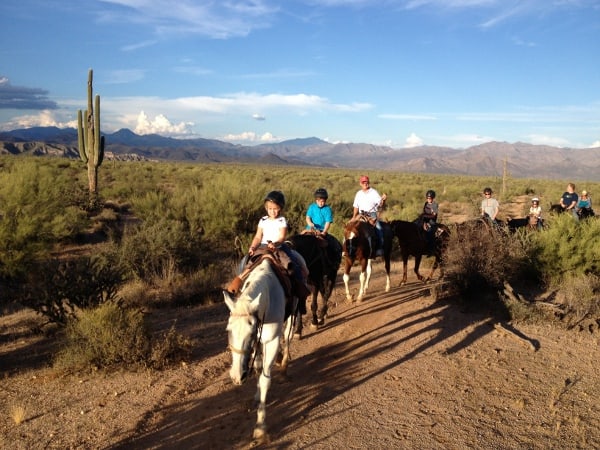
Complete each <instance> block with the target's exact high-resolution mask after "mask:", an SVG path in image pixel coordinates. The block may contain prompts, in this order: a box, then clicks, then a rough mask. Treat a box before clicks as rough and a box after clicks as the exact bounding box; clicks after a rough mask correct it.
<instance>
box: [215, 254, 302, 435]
mask: <svg viewBox="0 0 600 450" xmlns="http://www.w3.org/2000/svg"><path fill="white" fill-rule="evenodd" d="M223 295H224V296H225V303H226V304H227V307H228V308H229V311H230V312H231V314H230V316H229V322H228V323H227V331H228V335H229V348H230V349H231V356H232V363H231V370H230V371H229V376H230V377H231V380H232V381H233V383H234V384H236V385H241V384H242V383H243V382H244V381H245V380H246V379H247V377H248V372H249V370H250V362H251V360H254V363H255V364H254V366H255V368H256V369H257V371H260V375H259V377H258V383H257V390H256V395H255V396H254V401H255V402H256V403H258V410H257V420H256V426H255V427H254V433H253V438H254V439H257V440H260V441H268V435H267V433H266V424H265V416H266V399H267V392H268V390H269V387H270V386H271V368H272V367H273V364H274V363H275V360H276V359H277V356H278V354H279V349H280V341H282V342H281V345H282V348H281V352H282V356H283V359H282V361H281V370H282V372H283V373H284V375H285V374H286V371H287V366H288V362H289V360H290V347H289V344H290V340H291V338H292V327H293V314H290V316H289V317H288V318H287V320H285V303H286V298H285V292H284V290H283V287H282V286H281V283H280V282H279V279H278V278H277V275H276V274H275V272H274V271H273V268H272V267H271V264H270V263H269V261H267V260H264V261H263V262H262V263H260V264H259V265H258V266H257V267H256V268H255V269H254V270H252V272H251V273H250V275H248V278H247V279H246V281H245V282H244V285H243V286H242V289H241V290H240V295H239V297H238V298H237V300H236V299H234V298H233V297H231V295H230V294H229V293H228V292H227V291H224V292H223ZM295 306H296V305H294V309H295ZM284 321H285V323H284ZM284 328H285V329H284ZM282 337H283V339H281V338H282ZM261 354H262V360H261Z"/></svg>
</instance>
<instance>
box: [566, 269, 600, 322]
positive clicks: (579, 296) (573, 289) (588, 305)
mask: <svg viewBox="0 0 600 450" xmlns="http://www.w3.org/2000/svg"><path fill="white" fill-rule="evenodd" d="M557 299H558V301H559V302H560V304H562V305H563V307H564V317H563V322H564V323H565V324H566V325H567V326H568V327H569V328H572V327H574V326H576V325H579V324H580V323H582V322H583V321H584V320H586V319H590V320H591V321H592V322H593V323H595V326H596V327H598V326H600V277H599V276H597V275H594V274H571V275H568V276H566V277H565V278H564V280H563V283H562V284H561V286H560V287H559V288H558V293H557Z"/></svg>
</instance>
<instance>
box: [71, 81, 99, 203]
mask: <svg viewBox="0 0 600 450" xmlns="http://www.w3.org/2000/svg"><path fill="white" fill-rule="evenodd" d="M92 78H93V70H92V69H90V70H89V72H88V87H87V94H88V95H87V100H88V107H87V110H86V111H85V119H84V113H83V112H82V111H81V110H79V111H77V140H78V144H79V157H80V158H81V160H82V161H83V162H84V163H87V169H88V183H89V190H90V203H91V204H95V202H96V199H97V196H98V167H100V164H102V160H103V159H104V136H100V96H99V95H96V98H95V99H94V104H93V105H92V96H93V88H92ZM84 120H85V123H84Z"/></svg>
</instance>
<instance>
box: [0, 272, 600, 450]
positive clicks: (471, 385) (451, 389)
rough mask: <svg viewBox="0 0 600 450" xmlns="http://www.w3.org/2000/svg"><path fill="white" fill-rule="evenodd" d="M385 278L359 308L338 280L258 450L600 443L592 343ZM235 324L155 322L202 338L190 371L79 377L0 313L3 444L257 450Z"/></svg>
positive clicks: (213, 313) (301, 347)
mask: <svg viewBox="0 0 600 450" xmlns="http://www.w3.org/2000/svg"><path fill="white" fill-rule="evenodd" d="M355 270H356V268H355V269H353V272H352V273H351V275H352V281H351V283H352V286H353V289H354V290H355V291H356V290H357V284H358V280H357V277H358V272H357V271H356V272H355ZM382 271H383V269H382V266H381V264H380V263H379V264H376V265H375V267H374V280H372V281H373V282H372V284H371V289H370V290H369V293H368V295H367V297H366V299H365V300H364V301H363V302H362V303H360V304H357V303H351V302H346V301H345V300H344V296H343V286H341V285H339V284H338V287H337V288H336V291H335V292H334V295H333V297H332V300H333V302H334V303H336V302H337V304H334V305H333V306H332V308H331V310H330V317H329V318H328V319H327V322H326V326H325V327H323V328H321V329H319V330H311V329H310V327H308V326H307V327H306V328H305V335H304V337H303V338H302V339H301V340H294V342H293V347H292V357H293V361H292V362H291V365H290V367H289V378H288V379H283V378H282V377H281V376H275V377H274V379H273V385H272V387H271V390H270V391H269V402H268V406H267V424H268V430H269V434H270V443H268V444H265V445H263V448H270V449H304V448H317V449H331V448H340V449H341V448H344V449H363V448H373V449H380V448H381V449H384V448H385V449H388V448H401V449H425V448H428V449H465V448H472V449H484V448H485V449H488V448H489V449H549V448H561V449H562V448H564V449H587V448H600V373H599V371H598V370H597V367H598V361H599V360H600V347H599V343H600V338H599V337H598V335H597V334H596V335H593V334H589V333H587V332H585V333H584V332H575V331H572V332H567V331H564V330H559V329H557V328H553V327H551V326H549V325H548V326H540V325H536V326H533V325H527V326H516V327H512V326H511V325H510V324H503V327H498V326H497V321H496V320H495V319H494V318H493V317H486V316H484V315H477V314H466V313H463V312H461V311H460V310H459V309H458V307H457V306H455V305H452V304H446V303H444V302H440V301H436V298H435V296H434V295H431V294H432V293H433V287H434V286H433V285H424V284H422V283H420V282H417V281H416V280H415V279H414V277H412V278H409V282H410V283H409V284H408V285H407V286H404V287H398V283H399V276H400V271H401V264H399V263H393V266H392V274H393V279H392V281H393V284H392V285H393V288H392V290H391V291H390V292H389V293H385V292H383V278H382V277H381V273H382ZM411 275H412V274H411ZM340 278H341V277H340ZM227 314H228V311H227V308H226V307H225V306H224V305H222V304H219V305H212V306H203V307H196V308H191V309H180V310H173V311H171V310H161V311H157V312H156V313H154V320H155V321H156V322H160V323H162V324H163V326H164V327H165V328H168V327H169V326H170V324H171V323H173V320H175V319H176V320H177V329H178V331H179V332H180V333H183V334H186V335H188V336H190V337H191V338H193V339H194V340H195V341H196V346H195V351H194V354H193V356H192V358H191V359H190V360H189V361H187V362H186V363H185V364H182V365H181V366H179V367H176V368H173V369H170V370H166V371H162V372H155V371H147V372H137V373H129V372H119V373H110V374H104V373H101V372H97V373H93V374H87V375H81V376H60V375H58V374H57V373H56V372H55V371H54V370H53V369H51V368H50V367H48V356H47V355H48V351H50V350H51V348H52V343H51V342H48V340H47V339H44V338H43V336H40V335H35V334H32V333H31V332H30V331H29V330H30V327H31V324H32V323H33V321H34V316H32V315H31V314H30V313H25V312H21V313H17V314H10V315H5V316H2V317H0V370H1V373H2V378H1V380H0V386H1V388H0V405H1V407H0V412H1V414H0V448H2V449H15V450H16V449H121V448H122V449H196V448H197V449H243V448H249V447H251V446H252V445H253V443H252V439H251V435H252V429H253V426H254V423H255V420H256V411H254V410H251V409H249V407H248V406H249V405H250V402H251V399H252V397H253V394H254V391H255V381H256V380H255V379H254V378H252V379H251V380H250V381H249V382H247V383H246V384H244V385H243V386H241V387H236V386H234V385H233V384H232V383H231V382H230V380H229V377H228V366H229V361H230V355H229V353H228V351H227V335H226V332H225V325H226V320H227ZM19 413H21V414H22V418H21V420H20V423H19V424H17V423H16V422H18V421H19Z"/></svg>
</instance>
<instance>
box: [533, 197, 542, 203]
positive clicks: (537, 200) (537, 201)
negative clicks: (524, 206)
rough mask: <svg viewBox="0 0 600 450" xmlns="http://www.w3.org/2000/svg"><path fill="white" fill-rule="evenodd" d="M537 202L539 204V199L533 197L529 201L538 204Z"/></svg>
mask: <svg viewBox="0 0 600 450" xmlns="http://www.w3.org/2000/svg"><path fill="white" fill-rule="evenodd" d="M539 202H540V199H539V198H537V197H533V198H532V199H531V203H539Z"/></svg>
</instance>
